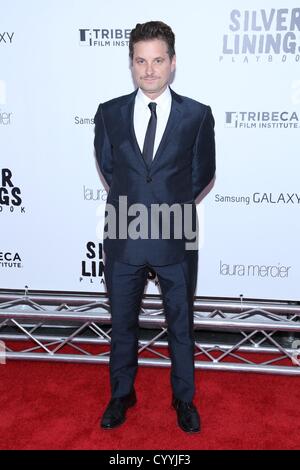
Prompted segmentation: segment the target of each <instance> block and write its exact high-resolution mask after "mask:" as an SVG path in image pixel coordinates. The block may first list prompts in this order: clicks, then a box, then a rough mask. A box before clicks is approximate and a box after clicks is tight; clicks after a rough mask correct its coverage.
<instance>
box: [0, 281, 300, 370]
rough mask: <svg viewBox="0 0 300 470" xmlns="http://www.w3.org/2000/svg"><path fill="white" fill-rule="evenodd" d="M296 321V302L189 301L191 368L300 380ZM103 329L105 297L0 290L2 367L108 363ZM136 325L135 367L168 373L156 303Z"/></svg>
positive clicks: (299, 309)
mask: <svg viewBox="0 0 300 470" xmlns="http://www.w3.org/2000/svg"><path fill="white" fill-rule="evenodd" d="M299 319H300V305H299V303H298V302H294V303H293V302H283V301H282V302H281V301H280V302H279V301H276V302H275V301H267V300H253V299H252V300H251V299H243V298H242V297H241V298H238V299H219V298H218V299H217V298H202V297H196V298H195V302H194V330H195V340H196V343H195V367H196V368H197V369H212V370H223V371H226V370H227V371H244V372H262V373H269V374H273V373H276V374H287V375H300V349H299V348H300V322H299ZM110 323H111V317H110V308H109V301H108V298H107V295H106V294H97V295H96V294H94V293H79V292H49V291H30V292H29V291H28V290H27V289H26V288H25V290H24V291H20V290H19V291H13V290H5V289H0V345H1V346H2V352H1V349H0V359H1V358H2V361H1V362H2V363H3V361H4V360H5V361H6V360H37V361H66V362H78V363H93V364H108V362H109V344H110V333H111V328H110ZM139 325H140V340H139V364H140V365H143V366H157V367H170V365H171V361H170V356H169V353H168V348H167V344H168V343H167V340H168V338H167V335H168V332H167V325H166V321H165V317H164V312H163V306H162V300H161V297H160V296H158V295H147V296H144V297H143V302H142V306H141V312H140V315H139ZM298 338H299V339H298ZM24 343H25V347H24ZM66 350H67V351H66ZM254 353H255V354H254ZM298 353H299V354H298ZM1 354H2V356H1ZM298 357H299V359H298ZM5 361H4V362H5ZM0 367H1V365H0Z"/></svg>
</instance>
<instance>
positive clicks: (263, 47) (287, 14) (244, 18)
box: [219, 8, 300, 63]
mask: <svg viewBox="0 0 300 470" xmlns="http://www.w3.org/2000/svg"><path fill="white" fill-rule="evenodd" d="M299 32H300V8H292V9H289V8H281V9H278V10H277V9H275V8H271V9H270V10H265V9H260V10H245V11H242V10H236V9H235V10H232V11H231V12H230V13H229V23H228V29H227V31H226V32H225V34H224V35H223V44H222V52H221V54H220V56H219V62H225V61H227V62H228V61H230V62H239V63H249V62H251V63H253V62H254V63H263V62H265V63H266V62H269V63H271V62H277V63H278V62H282V63H284V62H288V61H294V62H299V61H300V34H299Z"/></svg>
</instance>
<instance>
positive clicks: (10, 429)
mask: <svg viewBox="0 0 300 470" xmlns="http://www.w3.org/2000/svg"><path fill="white" fill-rule="evenodd" d="M0 375H1V381H0V393H1V394H0V404H1V415H0V448H1V449H120V450H124V449H153V450H156V449H162V450H163V449H167V450H169V449H170V450H171V449H174V450H175V449H180V450H191V449H298V448H299V447H300V407H299V403H300V379H299V378H295V377H289V376H271V375H260V374H248V373H236V372H235V373H233V372H202V371H196V377H197V396H196V399H195V402H196V404H197V405H198V407H199V411H200V413H201V417H202V432H201V433H200V434H196V435H186V434H185V433H184V432H182V431H181V430H180V429H179V428H178V427H177V425H176V415H175V412H174V411H173V409H171V407H170V388H169V370H168V369H157V368H142V367H140V369H139V373H138V377H137V382H136V391H137V396H138V403H137V405H136V406H135V407H134V408H132V409H131V410H129V412H128V415H127V421H126V423H125V424H124V425H123V426H121V427H120V428H118V429H116V430H113V431H104V430H101V429H100V428H99V427H98V420H99V417H100V415H101V413H102V411H103V409H104V407H105V405H106V403H107V401H108V399H109V383H108V367H107V366H99V365H78V364H68V363H50V362H48V363H42V362H8V363H7V364H6V365H0Z"/></svg>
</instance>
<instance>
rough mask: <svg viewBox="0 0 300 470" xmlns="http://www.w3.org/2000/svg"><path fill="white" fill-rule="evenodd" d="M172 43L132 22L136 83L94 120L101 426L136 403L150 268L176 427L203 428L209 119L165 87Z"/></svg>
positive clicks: (161, 28) (121, 417)
mask: <svg viewBox="0 0 300 470" xmlns="http://www.w3.org/2000/svg"><path fill="white" fill-rule="evenodd" d="M174 46H175V36H174V33H173V31H172V30H171V28H170V27H169V26H168V25H166V24H165V23H163V22H160V21H150V22H147V23H144V24H137V25H136V27H135V28H134V29H133V30H132V31H131V35H130V43H129V55H130V60H131V69H132V74H133V78H134V80H135V83H136V85H137V89H136V90H135V91H134V92H133V93H131V94H129V95H126V96H121V97H119V98H115V99H112V100H110V101H108V102H106V103H103V104H100V105H99V108H98V110H97V113H96V116H95V151H96V158H97V162H98V164H99V167H100V170H101V173H102V175H103V177H104V179H105V181H106V183H107V185H108V187H109V192H108V197H107V205H106V225H105V227H108V231H105V233H104V252H105V268H104V273H105V280H106V285H107V291H108V296H109V300H110V306H111V316H112V336H111V352H110V380H111V400H110V402H109V404H108V406H107V408H106V410H105V412H104V414H103V416H102V419H101V427H102V428H104V429H112V428H115V427H116V426H119V425H121V424H122V423H123V422H124V421H125V419H126V412H127V409H128V408H129V407H131V406H133V405H134V404H135V403H136V394H135V389H134V380H135V376H136V372H137V364H138V359H137V351H138V315H139V311H140V305H141V301H142V295H143V291H144V288H145V284H146V282H147V275H148V272H149V268H151V269H153V270H154V271H155V272H156V275H157V278H158V281H159V285H160V288H161V293H162V299H163V305H164V312H165V315H166V320H167V323H168V341H169V348H170V357H171V363H172V367H171V386H172V392H173V397H172V405H173V407H174V408H175V410H176V412H177V421H178V424H179V426H180V427H181V429H183V430H184V431H186V432H199V431H200V417H199V414H198V411H197V408H196V406H195V405H194V403H193V396H194V393H195V384H194V329H193V300H194V293H195V288H196V279H197V264H198V251H197V214H196V205H195V199H196V198H197V197H198V196H199V194H200V193H201V192H202V191H203V189H204V188H205V187H206V186H207V185H208V184H209V183H210V182H211V180H212V179H213V177H214V173H215V140H214V118H213V115H212V112H211V109H210V107H209V106H206V105H204V104H201V103H199V102H197V101H195V100H192V99H190V98H186V97H183V96H180V95H178V94H176V93H175V92H174V91H173V90H172V89H171V88H170V87H169V83H170V80H171V77H172V75H173V73H174V71H175V66H176V56H175V47H174ZM137 214H138V216H137ZM134 216H136V217H134ZM138 229H139V230H138ZM195 229H196V230H195ZM155 406H157V404H155V403H153V407H155Z"/></svg>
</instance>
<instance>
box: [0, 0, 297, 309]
mask: <svg viewBox="0 0 300 470" xmlns="http://www.w3.org/2000/svg"><path fill="white" fill-rule="evenodd" d="M0 7H1V18H0V286H1V287H2V288H10V289H14V288H18V289H20V288H21V289H23V288H24V287H25V286H28V288H29V290H30V289H42V290H62V291H64V290H66V291H82V292H84V291H89V292H103V291H105V290H106V287H105V280H104V276H103V262H104V257H103V251H102V230H103V219H104V207H105V200H106V196H107V191H106V188H105V187H104V186H103V184H102V182H101V179H100V175H99V171H98V169H97V164H96V161H95V157H94V150H93V138H94V122H93V117H94V115H95V112H96V110H97V107H98V104H99V103H100V102H104V101H106V100H108V99H110V98H113V97H116V96H120V95H123V94H127V93H130V92H132V91H133V90H134V84H133V81H132V77H131V72H130V64H129V58H128V40H129V33H130V30H131V29H132V28H133V27H134V26H135V24H136V23H137V22H144V21H148V20H162V21H165V22H166V23H168V24H169V25H170V26H171V27H172V28H173V30H174V32H175V34H176V53H177V71H176V74H175V77H174V81H173V83H172V88H173V89H174V90H175V91H176V92H177V93H179V94H182V95H185V96H189V97H191V98H194V99H196V100H198V101H201V102H203V103H205V104H209V105H210V106H211V108H212V111H213V114H214V117H215V122H216V125H215V134H216V150H217V174H216V181H215V184H214V186H213V187H212V189H211V191H210V192H209V194H208V195H207V196H206V198H205V199H204V200H203V201H202V202H201V203H200V204H199V205H198V207H197V210H198V216H199V224H200V240H199V273H198V286H197V295H201V296H214V297H239V296H240V295H243V296H245V297H250V298H263V299H282V300H286V299H288V300H298V299H299V279H300V255H299V233H300V217H299V208H300V185H299V170H300V163H299V156H300V145H299V142H300V139H299V137H300V5H299V4H297V2H295V1H294V0H293V1H292V0H284V1H283V0H280V1H277V0H259V1H258V0H235V1H233V0H227V1H226V2H220V1H219V0H210V1H209V2H207V1H204V0H187V1H186V2H183V1H182V0H180V1H179V0H166V1H164V2H162V1H161V0H152V1H151V2H150V3H149V4H146V3H145V2H144V3H143V2H140V1H138V0H128V1H127V2H124V1H122V0H113V1H111V2H106V1H104V0H85V1H84V2H82V1H81V0H80V1H79V0H63V1H61V0H44V1H43V2H40V1H38V0H11V1H10V2H7V1H4V0H0ZM146 292H148V293H159V287H158V285H157V282H156V280H155V279H149V282H148V285H147V289H146Z"/></svg>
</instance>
